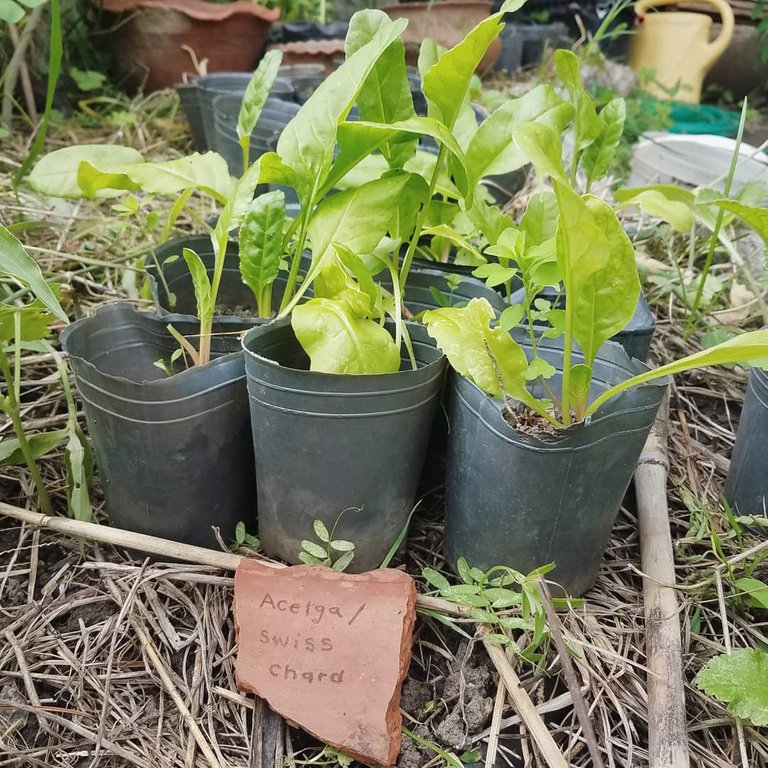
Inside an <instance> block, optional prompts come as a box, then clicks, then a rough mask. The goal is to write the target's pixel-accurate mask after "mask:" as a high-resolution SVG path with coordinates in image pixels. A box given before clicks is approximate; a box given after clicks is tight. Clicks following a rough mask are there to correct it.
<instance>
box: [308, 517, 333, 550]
mask: <svg viewBox="0 0 768 768" xmlns="http://www.w3.org/2000/svg"><path fill="white" fill-rule="evenodd" d="M312 527H313V528H314V530H315V536H317V538H318V539H320V541H322V542H324V543H325V544H327V543H328V542H329V541H330V540H331V535H330V534H329V533H328V529H327V528H326V527H325V523H324V522H323V521H322V520H315V522H314V523H312Z"/></svg>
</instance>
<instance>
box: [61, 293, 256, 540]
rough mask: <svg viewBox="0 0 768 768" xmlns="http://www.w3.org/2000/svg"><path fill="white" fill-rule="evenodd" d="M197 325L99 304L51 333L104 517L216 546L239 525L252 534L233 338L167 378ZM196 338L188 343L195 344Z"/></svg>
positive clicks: (244, 410) (244, 418) (242, 396)
mask: <svg viewBox="0 0 768 768" xmlns="http://www.w3.org/2000/svg"><path fill="white" fill-rule="evenodd" d="M171 320H173V321H174V326H175V327H176V328H177V329H178V330H179V331H180V332H182V333H184V334H190V335H191V334H194V333H196V332H197V330H198V328H199V326H196V325H189V324H187V323H186V322H185V321H184V320H183V319H181V320H178V321H176V320H175V319H174V318H173V317H172V316H169V317H166V318H159V317H156V316H154V315H151V314H147V313H143V312H139V311H137V310H135V309H133V308H132V307H131V306H129V305H128V304H108V305H106V306H104V307H103V308H101V309H100V310H99V311H98V312H97V313H96V314H94V315H92V316H91V317H87V318H84V319H82V320H78V321H77V322H75V323H73V324H72V325H70V326H69V327H67V328H66V329H65V330H64V331H63V332H62V334H61V343H62V347H63V348H64V351H65V352H66V353H67V354H68V355H69V358H70V363H71V366H72V369H73V370H74V373H75V382H76V384H77V389H78V391H79V393H80V397H81V399H82V402H83V407H84V410H85V417H86V421H87V424H88V432H89V435H90V439H91V441H92V443H93V449H94V453H95V456H96V463H97V466H98V471H99V475H100V477H101V482H102V486H103V489H104V496H105V499H106V507H107V513H108V515H109V519H110V521H111V522H112V523H113V524H114V525H116V526H117V527H119V528H126V529H128V530H131V531H137V532H139V533H146V534H150V535H152V536H160V537H162V538H166V539H173V540H175V541H181V542H184V543H187V544H194V545H198V546H205V547H217V546H218V545H217V542H216V538H215V535H214V533H213V530H212V526H217V527H218V528H219V530H220V532H221V536H222V538H223V539H224V540H225V541H227V540H229V539H230V538H231V536H232V534H233V531H234V527H235V525H236V524H237V522H238V521H239V520H242V521H244V522H245V523H246V525H247V526H248V527H249V529H251V530H252V529H253V528H255V517H256V515H255V506H254V498H255V490H256V489H255V478H254V473H253V448H252V444H251V438H250V429H249V421H248V399H247V391H246V386H245V367H244V364H243V355H242V351H240V350H239V342H238V340H237V338H235V337H232V336H217V335H214V337H213V339H212V352H213V355H214V359H213V360H211V362H209V363H208V364H206V365H203V366H200V367H194V368H190V369H188V370H185V371H182V372H180V373H176V374H174V375H173V376H167V375H166V374H165V373H164V372H163V371H162V370H161V369H160V368H158V367H157V366H156V365H155V361H157V360H159V359H164V360H165V361H169V360H170V357H171V354H172V353H173V352H174V350H175V349H177V348H178V343H177V342H176V341H175V340H174V339H173V337H172V336H171V334H170V333H169V332H168V330H167V329H166V325H167V324H168V322H169V321H171ZM196 341H197V340H196V339H193V342H195V343H196Z"/></svg>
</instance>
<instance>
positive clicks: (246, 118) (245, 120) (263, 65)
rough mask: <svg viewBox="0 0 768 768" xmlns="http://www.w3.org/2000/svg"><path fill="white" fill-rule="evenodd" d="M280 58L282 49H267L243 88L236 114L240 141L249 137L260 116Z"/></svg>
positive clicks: (275, 75)
mask: <svg viewBox="0 0 768 768" xmlns="http://www.w3.org/2000/svg"><path fill="white" fill-rule="evenodd" d="M282 58H283V53H282V51H278V50H271V51H267V52H266V53H265V54H264V58H263V59H262V60H261V61H260V62H259V66H258V68H257V69H256V71H255V72H254V73H253V77H252V78H251V79H250V81H249V82H248V85H247V86H246V88H245V93H244V94H243V103H242V104H241V105H240V114H239V115H238V116H237V137H238V138H239V139H240V140H241V141H242V140H243V139H250V136H251V134H252V133H253V129H254V128H255V127H256V123H257V122H258V121H259V117H261V111H262V110H263V109H264V104H266V101H267V97H268V96H269V92H270V91H271V90H272V86H273V84H274V82H275V78H276V77H277V70H278V68H279V67H280V62H281V61H282Z"/></svg>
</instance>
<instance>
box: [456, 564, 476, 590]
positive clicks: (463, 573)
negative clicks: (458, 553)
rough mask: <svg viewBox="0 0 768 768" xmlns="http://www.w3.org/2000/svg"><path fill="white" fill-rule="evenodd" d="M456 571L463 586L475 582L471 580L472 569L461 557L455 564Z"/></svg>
mask: <svg viewBox="0 0 768 768" xmlns="http://www.w3.org/2000/svg"><path fill="white" fill-rule="evenodd" d="M456 569H457V570H458V572H459V577H460V578H461V580H462V581H463V582H464V583H465V584H474V583H475V580H474V579H473V578H472V569H471V568H470V567H469V563H467V561H466V560H465V559H464V558H463V557H460V558H459V559H458V561H457V562H456Z"/></svg>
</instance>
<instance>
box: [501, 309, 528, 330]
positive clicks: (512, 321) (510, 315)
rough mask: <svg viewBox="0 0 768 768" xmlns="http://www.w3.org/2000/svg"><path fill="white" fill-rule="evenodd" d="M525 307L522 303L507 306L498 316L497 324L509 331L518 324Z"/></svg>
mask: <svg viewBox="0 0 768 768" xmlns="http://www.w3.org/2000/svg"><path fill="white" fill-rule="evenodd" d="M524 312H525V308H524V307H523V305H522V304H512V305H511V306H509V307H507V308H506V309H505V310H504V311H503V312H502V313H501V316H500V317H499V325H500V326H501V327H502V328H503V329H504V330H505V331H511V330H512V329H513V328H517V326H518V325H520V321H521V320H522V319H523V314H524Z"/></svg>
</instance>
